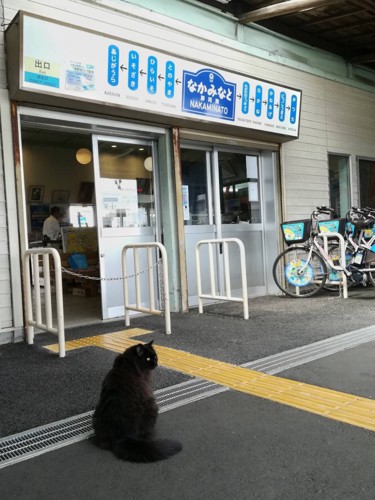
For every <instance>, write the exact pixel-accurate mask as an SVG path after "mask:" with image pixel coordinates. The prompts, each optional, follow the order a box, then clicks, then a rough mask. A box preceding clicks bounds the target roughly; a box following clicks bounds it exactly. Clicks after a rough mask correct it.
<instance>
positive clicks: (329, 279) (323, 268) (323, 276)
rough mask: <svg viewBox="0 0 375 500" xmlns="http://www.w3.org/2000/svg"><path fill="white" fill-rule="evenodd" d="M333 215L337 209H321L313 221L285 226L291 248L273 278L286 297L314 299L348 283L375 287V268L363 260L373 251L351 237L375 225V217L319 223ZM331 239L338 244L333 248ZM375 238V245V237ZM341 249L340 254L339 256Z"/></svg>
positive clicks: (282, 256) (276, 265)
mask: <svg viewBox="0 0 375 500" xmlns="http://www.w3.org/2000/svg"><path fill="white" fill-rule="evenodd" d="M333 212H334V210H333V209H331V208H328V207H326V206H321V207H317V208H316V210H314V211H313V212H312V214H311V216H310V219H307V220H303V221H292V222H286V223H283V224H282V225H281V226H282V230H283V235H284V239H285V242H286V243H287V244H288V245H290V246H289V248H287V249H286V250H285V251H283V252H282V253H281V254H280V255H278V257H277V258H276V260H275V263H274V265H273V269H272V275H273V278H274V281H275V283H276V285H277V286H278V288H279V289H280V290H281V291H282V292H283V293H285V294H286V295H289V296H291V297H295V298H305V297H311V296H313V295H316V294H317V293H318V292H320V291H321V290H322V289H323V287H325V288H328V289H332V288H333V289H334V288H336V289H337V286H338V285H340V283H341V282H342V281H344V280H345V281H347V282H348V283H349V284H350V285H354V284H358V283H361V284H367V281H368V279H369V280H370V281H371V282H372V284H374V286H375V267H372V266H371V265H370V266H369V267H367V266H366V264H367V263H366V258H363V257H360V256H361V255H366V253H365V252H367V251H368V250H369V249H370V248H371V247H369V243H367V242H366V243H364V242H363V241H361V240H360V239H359V240H357V241H355V239H354V238H353V237H352V238H351V239H350V237H349V234H350V232H353V227H354V228H355V229H359V230H364V229H365V228H368V227H369V226H371V225H373V224H374V222H375V217H373V216H372V215H368V216H365V217H361V218H360V217H358V216H357V217H352V219H350V218H349V221H348V220H347V219H346V218H345V219H336V220H329V221H320V220H319V216H320V215H322V214H326V215H332V214H333ZM357 215H358V214H357ZM348 222H349V224H348ZM327 223H329V226H328V228H329V229H328V230H326V232H324V231H323V228H324V224H327ZM332 229H334V230H332ZM328 238H332V239H333V240H336V243H334V244H332V243H331V244H330V245H329V244H328ZM373 238H374V241H375V235H374V237H373ZM337 239H339V246H337ZM371 241H372V240H371ZM337 249H339V250H340V254H339V255H337ZM340 273H341V278H340Z"/></svg>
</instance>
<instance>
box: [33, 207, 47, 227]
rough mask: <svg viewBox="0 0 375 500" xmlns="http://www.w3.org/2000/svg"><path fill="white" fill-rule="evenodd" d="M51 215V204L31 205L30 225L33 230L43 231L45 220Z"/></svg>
mask: <svg viewBox="0 0 375 500" xmlns="http://www.w3.org/2000/svg"><path fill="white" fill-rule="evenodd" d="M48 216H49V205H45V204H35V205H34V204H31V205H30V227H31V230H32V231H38V232H42V229H43V222H44V221H45V220H46V219H47V217H48Z"/></svg>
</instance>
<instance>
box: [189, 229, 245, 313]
mask: <svg viewBox="0 0 375 500" xmlns="http://www.w3.org/2000/svg"><path fill="white" fill-rule="evenodd" d="M230 243H234V244H236V245H238V247H239V250H240V265H241V285H242V298H241V297H233V296H232V289H231V279H230V266H229V249H228V247H229V244H230ZM202 245H208V257H209V271H210V285H211V293H210V294H209V293H202V277H201V263H200V248H201V246H202ZM218 245H222V249H223V272H224V283H225V292H226V295H217V294H216V290H217V287H216V279H215V274H216V269H215V265H214V253H213V247H214V246H216V247H217V246H218ZM195 256H196V269H197V287H198V308H199V313H203V301H202V299H210V300H226V301H232V302H242V303H243V315H244V319H249V305H248V297H247V278H246V259H245V247H244V244H243V243H242V241H241V240H239V239H238V238H223V239H216V240H201V241H198V243H197V244H196V247H195Z"/></svg>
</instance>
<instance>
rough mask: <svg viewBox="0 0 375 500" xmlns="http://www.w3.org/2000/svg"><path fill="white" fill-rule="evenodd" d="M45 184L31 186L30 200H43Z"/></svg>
mask: <svg viewBox="0 0 375 500" xmlns="http://www.w3.org/2000/svg"><path fill="white" fill-rule="evenodd" d="M43 195H44V186H30V191H29V201H30V202H35V201H43Z"/></svg>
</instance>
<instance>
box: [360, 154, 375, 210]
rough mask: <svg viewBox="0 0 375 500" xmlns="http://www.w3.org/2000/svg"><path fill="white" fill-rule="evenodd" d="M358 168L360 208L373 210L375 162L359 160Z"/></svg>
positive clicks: (374, 204)
mask: <svg viewBox="0 0 375 500" xmlns="http://www.w3.org/2000/svg"><path fill="white" fill-rule="evenodd" d="M358 167H359V196H360V203H361V206H362V207H373V208H375V160H359V161H358Z"/></svg>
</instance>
